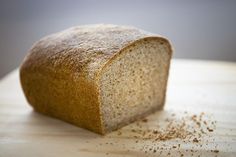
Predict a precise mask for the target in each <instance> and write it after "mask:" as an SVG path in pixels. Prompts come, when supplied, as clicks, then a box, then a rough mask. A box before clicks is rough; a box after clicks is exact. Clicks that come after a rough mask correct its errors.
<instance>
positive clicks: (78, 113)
mask: <svg viewBox="0 0 236 157" xmlns="http://www.w3.org/2000/svg"><path fill="white" fill-rule="evenodd" d="M152 39H155V40H163V41H164V42H168V41H167V40H166V39H164V38H161V37H156V36H154V35H152V34H150V33H148V32H144V31H141V30H139V29H136V28H133V27H124V26H115V25H88V26H78V27H73V28H70V29H68V30H65V31H62V32H59V33H56V34H53V35H50V36H48V37H45V38H43V39H41V40H40V41H39V42H37V43H36V44H35V45H34V46H33V47H32V49H31V50H30V53H29V54H28V55H27V56H26V57H25V60H24V62H23V64H22V65H21V68H20V79H21V84H22V87H23V91H24V93H25V95H26V98H27V100H28V102H29V103H30V104H31V105H32V106H33V107H34V109H35V110H36V111H39V112H41V113H44V114H47V115H50V116H53V117H57V118H60V119H62V120H65V121H68V122H70V123H73V124H76V125H78V126H81V127H84V128H87V129H90V130H93V131H95V132H98V133H105V131H104V130H103V128H102V124H101V123H102V121H101V117H100V116H101V115H100V102H99V90H98V85H97V82H98V79H99V75H100V74H101V72H102V68H103V67H104V66H106V65H107V64H109V63H110V62H112V60H113V59H114V58H115V57H116V56H117V55H119V53H122V51H123V49H125V48H126V47H127V46H132V45H133V44H135V43H136V42H138V41H139V40H152ZM169 48H170V50H171V47H170V46H169ZM170 52H172V51H170ZM69 81H70V82H69ZM46 86H47V87H48V89H45V88H43V87H46ZM45 90H47V91H45Z"/></svg>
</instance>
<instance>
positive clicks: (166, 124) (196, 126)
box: [106, 112, 220, 157]
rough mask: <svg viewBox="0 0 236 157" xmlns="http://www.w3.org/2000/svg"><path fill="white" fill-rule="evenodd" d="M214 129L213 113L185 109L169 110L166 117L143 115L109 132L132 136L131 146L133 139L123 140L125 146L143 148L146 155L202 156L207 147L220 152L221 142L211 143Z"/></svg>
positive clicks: (128, 148)
mask: <svg viewBox="0 0 236 157" xmlns="http://www.w3.org/2000/svg"><path fill="white" fill-rule="evenodd" d="M149 123H151V125H149ZM153 123H155V124H153ZM215 129H216V121H214V120H212V117H211V116H210V115H208V114H206V113H204V112H202V113H199V114H191V113H188V112H183V113H180V114H176V113H171V114H168V115H167V116H166V117H165V119H158V120H157V119H152V118H144V119H141V120H140V121H137V122H134V123H133V124H131V125H130V126H127V127H125V128H122V129H120V130H118V131H116V132H113V133H111V135H107V136H108V137H111V138H113V137H114V136H115V137H116V139H123V138H127V139H132V140H133V141H134V144H133V146H132V147H130V143H129V144H128V143H127V144H126V143H123V144H122V145H123V146H122V147H123V148H124V149H125V150H127V151H128V150H129V152H132V151H137V152H141V153H143V156H150V155H151V156H152V154H153V155H154V154H155V155H158V156H175V155H177V156H181V157H183V156H202V155H203V154H202V152H201V150H202V149H203V148H208V149H207V150H208V151H207V152H208V153H213V154H215V156H217V154H218V153H219V152H220V151H219V150H218V149H217V148H218V145H217V144H214V147H212V141H214V140H215V139H214V138H213V136H212V134H213V132H214V131H215ZM107 136H106V137H107ZM113 142H114V145H118V144H119V142H117V141H113ZM209 143H211V147H210V146H209V145H208V144H209ZM110 145H111V144H110ZM136 145H137V146H136ZM137 149H138V150H137Z"/></svg>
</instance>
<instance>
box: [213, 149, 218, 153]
mask: <svg viewBox="0 0 236 157" xmlns="http://www.w3.org/2000/svg"><path fill="white" fill-rule="evenodd" d="M211 152H213V153H219V150H217V149H215V150H211Z"/></svg>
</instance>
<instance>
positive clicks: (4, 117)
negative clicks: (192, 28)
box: [0, 60, 236, 157]
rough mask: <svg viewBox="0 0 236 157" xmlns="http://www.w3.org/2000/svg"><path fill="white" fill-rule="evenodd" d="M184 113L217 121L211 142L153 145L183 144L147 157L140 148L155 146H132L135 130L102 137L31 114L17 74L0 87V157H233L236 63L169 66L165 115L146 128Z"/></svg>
mask: <svg viewBox="0 0 236 157" xmlns="http://www.w3.org/2000/svg"><path fill="white" fill-rule="evenodd" d="M184 111H187V112H188V113H196V114H199V113H201V112H204V113H206V114H207V115H210V117H211V119H212V120H214V121H217V123H216V129H215V131H214V132H213V133H212V134H211V136H209V137H205V138H203V140H202V144H203V147H199V146H198V145H196V144H194V143H191V142H183V141H181V140H179V139H173V140H170V141H162V142H157V143H155V145H161V144H163V143H164V144H166V145H167V146H170V147H171V146H172V145H174V144H179V143H181V148H180V149H179V150H178V151H177V150H176V149H168V150H163V153H162V154H160V152H159V150H157V152H156V153H150V152H147V153H145V151H143V147H144V146H147V145H148V146H150V145H153V142H151V141H150V140H149V139H146V140H142V139H140V140H141V142H138V143H136V142H135V141H136V139H134V138H133V137H132V136H130V135H131V134H132V131H131V130H132V128H135V127H136V125H135V124H131V125H128V126H126V127H124V128H122V129H121V130H119V131H122V135H118V134H119V131H115V132H112V133H110V134H108V135H106V136H100V135H98V134H95V133H92V132H90V131H87V130H84V129H81V128H78V127H75V126H73V125H70V124H67V123H65V122H62V121H60V120H57V119H53V118H49V117H46V116H43V115H41V114H38V113H36V112H34V111H33V110H32V108H31V107H30V106H29V105H28V104H27V102H26V100H25V98H24V96H23V93H22V91H21V87H20V84H19V78H18V70H15V71H13V72H12V73H10V74H9V75H7V76H6V77H5V78H3V79H2V80H1V81H0V156H1V157H10V156H19V157H25V156H27V157H28V156H50V157H54V156H55V157H58V156H96V157H97V156H166V155H167V154H166V153H167V152H168V153H170V156H181V154H183V155H184V156H232V157H233V156H236V63H228V62H212V61H194V60H173V61H172V65H171V71H170V78H169V83H168V91H167V101H166V106H165V109H164V110H163V111H159V112H157V113H155V114H152V115H150V116H149V117H148V122H147V123H146V124H145V125H146V128H152V127H154V126H155V124H156V123H162V120H163V119H165V118H168V117H169V116H170V115H171V114H173V113H175V114H177V115H178V116H181V115H182V114H184ZM214 149H217V150H219V153H215V152H212V151H211V150H214ZM190 150H194V151H193V152H191V151H190ZM180 152H181V153H180Z"/></svg>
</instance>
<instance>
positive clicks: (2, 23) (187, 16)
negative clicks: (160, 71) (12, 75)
mask: <svg viewBox="0 0 236 157" xmlns="http://www.w3.org/2000/svg"><path fill="white" fill-rule="evenodd" d="M0 2H1V4H0V78H1V77H2V76H4V75H5V74H6V73H8V72H10V71H11V70H13V69H14V68H16V67H18V66H19V64H20V63H21V61H22V59H23V57H24V56H25V54H26V53H27V50H28V49H29V48H30V47H31V45H32V44H33V43H34V42H35V41H37V40H39V39H40V38H41V37H43V36H45V35H48V34H51V33H55V32H58V31H60V30H63V29H66V28H68V27H72V26H75V25H83V24H95V23H111V24H120V25H133V26H136V27H139V28H142V29H144V30H147V31H150V32H153V33H157V34H161V35H163V36H166V37H168V38H169V39H170V40H171V42H172V44H173V46H174V50H175V53H174V57H175V58H190V59H204V60H208V59H210V60H225V61H236V51H235V46H236V1H235V0H224V1H222V0H221V1H220V0H172V1H171V0H166V1H158V0H117V1H115V0H84V1H82V0H77V1H76V0H1V1H0Z"/></svg>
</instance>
